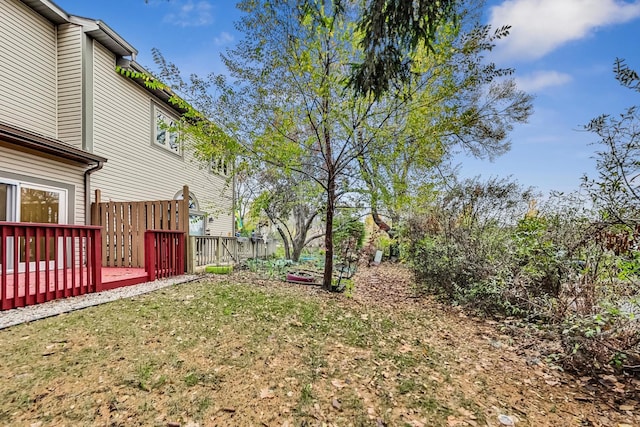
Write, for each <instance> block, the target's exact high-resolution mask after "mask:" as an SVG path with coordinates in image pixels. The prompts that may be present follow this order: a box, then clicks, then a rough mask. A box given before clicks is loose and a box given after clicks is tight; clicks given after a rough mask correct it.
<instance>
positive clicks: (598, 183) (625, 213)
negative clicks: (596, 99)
mask: <svg viewBox="0 0 640 427" xmlns="http://www.w3.org/2000/svg"><path fill="white" fill-rule="evenodd" d="M614 74H615V77H616V79H617V80H618V81H619V82H620V84H622V85H623V86H624V87H626V88H629V89H631V90H634V91H636V92H640V78H639V76H638V73H637V72H636V71H634V70H632V69H630V68H629V67H628V66H627V65H626V64H625V62H624V60H622V59H616V61H615V64H614ZM638 108H639V107H638V106H632V107H629V108H627V109H626V110H625V111H624V112H623V113H622V114H620V115H619V116H611V115H608V114H603V115H601V116H599V117H596V118H595V119H593V120H591V121H590V122H589V124H587V125H586V126H585V129H586V130H587V131H589V132H593V133H595V134H596V135H597V136H598V137H599V138H600V140H599V142H598V144H599V145H600V146H601V147H602V149H601V150H599V151H597V152H596V155H595V158H596V169H597V171H598V176H597V178H589V177H587V176H584V177H583V185H584V186H585V188H586V189H587V191H588V192H589V194H590V195H591V197H592V199H593V202H594V204H595V205H596V206H597V207H598V208H600V209H601V210H602V213H603V214H604V216H605V218H604V219H606V220H608V221H613V222H616V223H622V224H624V223H627V222H629V221H630V220H633V219H637V218H638V214H639V213H640V187H639V185H640V160H638V159H640V111H639V109H638Z"/></svg>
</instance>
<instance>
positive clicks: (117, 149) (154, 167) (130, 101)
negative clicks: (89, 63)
mask: <svg viewBox="0 0 640 427" xmlns="http://www.w3.org/2000/svg"><path fill="white" fill-rule="evenodd" d="M93 56H94V64H93V69H94V78H93V81H94V91H93V94H94V140H93V152H94V153H95V154H98V155H100V156H104V157H106V158H107V159H109V160H108V162H107V163H106V164H105V166H104V168H103V169H102V170H100V171H99V172H97V173H95V174H93V175H92V176H91V186H92V190H95V189H100V190H101V191H102V199H103V200H105V201H106V200H114V201H135V200H166V199H172V198H173V197H174V196H175V195H176V193H178V192H179V191H181V190H182V186H183V185H185V184H186V185H188V186H189V190H190V191H191V192H192V193H193V194H195V196H196V198H197V199H198V202H199V203H200V209H201V210H203V211H206V212H209V213H210V214H211V215H212V217H214V221H213V223H209V224H208V225H209V232H210V234H211V235H223V236H227V235H230V234H231V233H232V231H233V215H232V213H231V206H232V199H231V190H230V188H229V189H227V190H226V192H224V194H222V193H223V188H224V187H225V181H224V179H222V178H220V177H219V176H217V175H214V174H212V173H210V172H209V170H208V168H207V167H206V166H203V165H202V164H201V163H199V162H198V161H196V160H195V159H193V156H191V155H190V154H189V153H188V152H185V154H184V157H179V156H177V155H175V154H173V153H171V152H169V151H167V150H164V149H162V148H161V147H156V146H153V145H152V136H151V133H152V113H151V109H152V101H153V100H152V97H151V95H150V94H149V92H147V91H146V90H144V89H143V88H141V87H140V86H138V85H137V84H135V83H134V82H132V81H131V80H129V79H128V78H126V77H123V76H121V75H119V74H118V73H116V72H115V57H114V56H113V54H112V53H110V52H109V51H108V50H107V49H105V48H104V47H103V46H102V45H100V43H98V42H95V41H94V54H93ZM158 103H159V104H158V105H161V104H160V101H158ZM165 111H166V112H169V109H168V108H165ZM92 193H93V191H92Z"/></svg>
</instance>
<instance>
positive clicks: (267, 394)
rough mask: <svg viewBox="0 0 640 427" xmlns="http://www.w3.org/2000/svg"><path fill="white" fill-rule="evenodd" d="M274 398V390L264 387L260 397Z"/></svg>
mask: <svg viewBox="0 0 640 427" xmlns="http://www.w3.org/2000/svg"><path fill="white" fill-rule="evenodd" d="M272 398H273V390H271V389H269V388H263V389H262V390H260V399H272Z"/></svg>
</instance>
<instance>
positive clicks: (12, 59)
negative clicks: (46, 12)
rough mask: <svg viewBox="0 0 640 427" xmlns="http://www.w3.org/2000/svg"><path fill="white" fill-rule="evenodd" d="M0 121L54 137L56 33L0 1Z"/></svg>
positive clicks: (10, 0)
mask: <svg viewBox="0 0 640 427" xmlns="http://www.w3.org/2000/svg"><path fill="white" fill-rule="evenodd" d="M0 40H2V43H0V69H2V72H1V73H0V121H2V122H5V123H8V124H11V125H13V126H16V127H20V128H23V129H27V130H30V131H33V132H37V133H39V134H42V135H45V136H49V137H54V138H55V137H57V126H56V119H57V113H56V104H57V95H56V93H57V84H56V76H57V72H56V29H55V27H54V25H53V24H51V23H50V22H49V21H47V20H46V19H44V18H43V17H41V16H40V15H38V14H37V13H36V12H34V11H33V10H31V9H30V8H29V7H27V6H25V5H24V4H23V3H22V2H20V1H17V0H1V1H0Z"/></svg>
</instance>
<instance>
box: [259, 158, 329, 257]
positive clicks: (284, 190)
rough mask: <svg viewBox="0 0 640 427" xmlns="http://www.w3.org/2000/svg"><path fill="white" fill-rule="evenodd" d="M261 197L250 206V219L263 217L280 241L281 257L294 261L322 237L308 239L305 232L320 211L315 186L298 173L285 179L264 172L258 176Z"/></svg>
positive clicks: (276, 173)
mask: <svg viewBox="0 0 640 427" xmlns="http://www.w3.org/2000/svg"><path fill="white" fill-rule="evenodd" d="M258 177H259V179H258V181H259V183H256V184H257V185H256V186H257V188H260V189H261V193H260V194H259V195H258V197H256V198H255V200H254V201H253V204H252V211H253V213H254V215H259V214H260V213H261V212H262V213H264V214H265V215H266V216H267V217H268V218H269V220H270V221H271V222H272V223H273V224H274V225H275V227H276V230H277V231H278V234H279V235H280V237H281V238H282V242H283V245H284V251H285V257H286V258H287V259H291V260H293V261H298V260H299V259H300V255H301V254H302V249H303V248H304V247H305V246H307V245H308V244H309V243H311V242H312V241H313V240H315V239H318V238H320V237H322V236H323V234H315V235H313V236H309V230H310V229H311V228H312V227H313V225H314V221H315V220H316V218H317V217H318V215H319V214H320V213H321V211H322V198H321V194H322V193H321V192H320V191H318V186H317V184H316V183H315V182H313V181H309V180H304V179H303V177H301V176H300V174H298V173H292V174H290V175H285V174H283V173H280V171H278V169H277V168H273V167H272V168H267V169H265V170H264V171H262V172H261V173H259V175H258Z"/></svg>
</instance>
